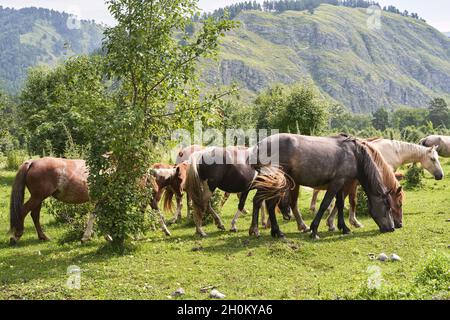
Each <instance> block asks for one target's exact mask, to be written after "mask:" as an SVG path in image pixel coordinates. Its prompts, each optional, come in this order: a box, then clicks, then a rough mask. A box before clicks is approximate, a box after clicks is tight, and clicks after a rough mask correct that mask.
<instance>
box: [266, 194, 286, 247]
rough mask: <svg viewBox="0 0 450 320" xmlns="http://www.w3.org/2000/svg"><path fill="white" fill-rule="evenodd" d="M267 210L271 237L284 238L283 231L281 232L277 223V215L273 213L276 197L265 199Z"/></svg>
mask: <svg viewBox="0 0 450 320" xmlns="http://www.w3.org/2000/svg"><path fill="white" fill-rule="evenodd" d="M266 204H267V211H269V219H270V225H271V229H270V234H271V235H272V237H273V238H284V234H283V232H281V230H280V227H279V225H278V221H277V216H276V215H275V208H276V206H277V199H270V200H266Z"/></svg>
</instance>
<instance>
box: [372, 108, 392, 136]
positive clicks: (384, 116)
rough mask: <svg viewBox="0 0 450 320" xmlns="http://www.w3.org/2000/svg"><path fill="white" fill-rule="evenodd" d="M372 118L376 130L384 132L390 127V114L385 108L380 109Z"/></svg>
mask: <svg viewBox="0 0 450 320" xmlns="http://www.w3.org/2000/svg"><path fill="white" fill-rule="evenodd" d="M372 116H373V119H372V124H373V127H374V128H375V129H377V130H380V131H384V130H386V128H388V127H389V113H388V112H387V111H386V109H385V108H380V109H378V110H377V111H375V112H374V113H373V114H372Z"/></svg>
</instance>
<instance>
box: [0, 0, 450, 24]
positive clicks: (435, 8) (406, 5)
mask: <svg viewBox="0 0 450 320" xmlns="http://www.w3.org/2000/svg"><path fill="white" fill-rule="evenodd" d="M241 1H242V0H199V6H200V8H201V9H202V10H205V11H212V10H214V9H217V8H221V7H224V6H226V5H230V4H233V3H236V2H241ZM258 2H263V0H258ZM378 2H379V3H380V4H381V5H382V6H386V5H390V4H391V5H394V6H396V7H397V8H399V9H400V10H405V9H406V10H408V11H409V12H417V13H418V14H419V15H420V16H421V17H422V18H424V19H425V20H427V22H428V23H429V24H430V25H432V26H433V27H435V28H436V29H438V30H440V31H444V32H450V1H449V0H378ZM0 5H1V6H3V7H14V8H23V7H30V6H34V7H43V8H49V9H55V10H58V11H65V12H68V13H73V14H76V15H77V16H79V17H81V18H83V19H88V20H91V19H94V20H96V21H97V22H102V23H106V24H109V25H110V24H113V22H114V21H113V19H112V17H111V16H110V15H109V13H108V10H107V7H106V5H105V2H104V0H0Z"/></svg>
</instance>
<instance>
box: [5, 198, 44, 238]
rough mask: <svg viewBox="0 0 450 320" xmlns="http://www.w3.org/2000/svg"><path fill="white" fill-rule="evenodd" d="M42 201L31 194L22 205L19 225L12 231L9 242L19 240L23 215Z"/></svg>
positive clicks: (22, 231) (23, 223)
mask: <svg viewBox="0 0 450 320" xmlns="http://www.w3.org/2000/svg"><path fill="white" fill-rule="evenodd" d="M42 201H43V200H42V199H39V198H34V197H33V196H31V198H30V199H29V200H28V201H27V202H26V203H25V204H24V205H23V210H22V214H21V217H20V221H19V226H18V227H17V229H16V230H15V231H14V235H13V236H12V237H11V238H10V243H11V244H16V243H17V241H19V240H20V238H21V237H22V235H23V233H24V231H25V217H26V216H27V215H28V213H29V212H30V211H32V210H34V209H35V208H37V207H38V206H40V205H42Z"/></svg>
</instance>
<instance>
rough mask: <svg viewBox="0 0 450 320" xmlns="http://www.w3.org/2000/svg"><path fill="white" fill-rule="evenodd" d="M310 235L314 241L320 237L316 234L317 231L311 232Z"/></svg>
mask: <svg viewBox="0 0 450 320" xmlns="http://www.w3.org/2000/svg"><path fill="white" fill-rule="evenodd" d="M310 237H311V239H312V240H314V241H317V240H320V237H319V236H318V235H317V233H311V235H310Z"/></svg>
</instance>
